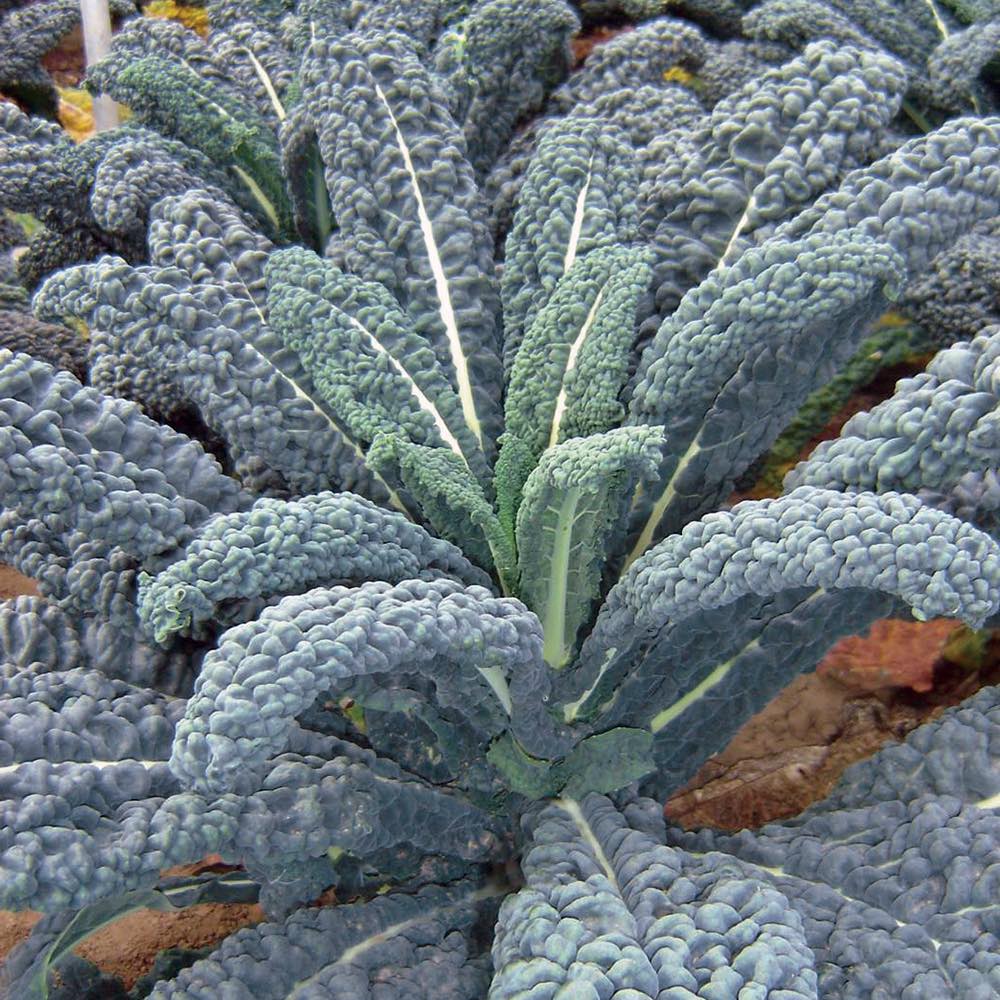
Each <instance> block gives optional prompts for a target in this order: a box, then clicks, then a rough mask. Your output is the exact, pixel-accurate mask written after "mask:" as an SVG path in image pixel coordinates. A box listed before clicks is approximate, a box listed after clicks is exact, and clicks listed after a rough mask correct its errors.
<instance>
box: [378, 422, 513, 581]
mask: <svg viewBox="0 0 1000 1000" xmlns="http://www.w3.org/2000/svg"><path fill="white" fill-rule="evenodd" d="M368 461H369V462H370V463H371V465H372V467H373V468H374V469H377V470H378V471H379V472H380V473H381V474H382V475H383V476H384V477H385V478H386V479H387V480H388V481H389V482H393V483H397V482H398V483H399V484H400V486H401V488H402V489H403V490H405V492H406V493H407V494H408V495H410V496H412V497H413V498H414V500H415V501H416V504H417V508H418V509H419V510H420V512H421V513H422V514H423V516H424V517H425V518H426V519H427V521H428V523H429V524H430V525H431V527H433V528H434V530H435V531H436V532H437V533H438V534H439V535H441V536H442V537H443V538H447V539H448V540H449V541H451V542H453V543H454V544H455V545H457V546H458V547H459V548H460V549H462V551H463V552H465V553H466V554H467V555H468V556H469V558H470V559H471V560H472V561H473V562H474V563H475V564H476V565H477V566H481V567H483V568H484V569H490V568H495V569H496V571H497V573H498V575H499V576H500V579H501V581H502V582H503V583H504V586H506V587H508V588H509V587H511V586H513V583H514V581H515V580H516V575H517V570H516V565H515V564H516V559H515V555H514V547H513V541H512V539H511V537H510V536H509V534H508V533H507V532H506V531H505V530H504V529H503V527H502V526H501V522H500V520H499V518H498V517H497V515H496V514H495V513H494V510H493V506H492V504H490V502H489V500H488V499H487V497H486V494H485V493H484V492H483V487H482V486H481V485H480V483H479V482H478V481H477V480H476V479H475V478H474V476H473V475H472V473H471V471H470V470H469V467H468V466H467V465H466V464H465V462H464V461H463V460H462V459H461V458H459V457H458V456H457V455H456V454H454V452H451V451H449V450H448V449H446V448H428V447H425V446H424V445H419V444H411V443H410V442H408V441H406V440H404V439H403V438H402V437H400V436H399V435H398V434H383V435H380V436H379V437H377V438H376V439H375V441H374V443H373V444H372V448H371V451H369V453H368Z"/></svg>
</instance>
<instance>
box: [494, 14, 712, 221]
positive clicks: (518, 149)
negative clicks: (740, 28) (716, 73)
mask: <svg viewBox="0 0 1000 1000" xmlns="http://www.w3.org/2000/svg"><path fill="white" fill-rule="evenodd" d="M704 57H705V41H704V39H703V38H702V35H701V32H700V31H699V30H698V29H697V28H696V27H695V26H694V25H692V24H690V23H689V22H687V21H681V20H679V19H676V18H658V19H657V20H655V21H651V22H649V23H647V24H642V25H639V26H638V27H637V28H636V30H635V31H628V32H624V33H622V34H619V35H616V36H615V37H614V38H610V39H608V40H607V41H606V42H603V43H602V44H601V45H599V46H597V47H596V48H595V49H594V50H593V51H592V52H591V53H590V55H589V56H587V59H586V61H585V62H584V64H583V65H582V66H581V67H579V68H578V69H577V70H576V71H575V72H574V73H572V74H571V76H570V77H569V79H568V80H567V81H566V82H565V83H563V84H561V85H560V86H559V87H557V88H556V89H555V90H554V91H553V92H552V94H551V95H550V97H549V99H548V101H546V104H545V109H544V112H545V113H543V114H542V115H540V116H537V117H535V118H533V119H532V120H531V121H530V122H528V123H526V124H525V125H523V126H522V127H521V128H519V129H518V132H517V133H516V134H515V136H514V137H513V139H512V140H511V142H510V144H509V146H508V147H507V149H506V151H505V152H504V154H503V155H502V156H501V158H500V160H499V161H498V162H497V163H496V165H495V166H494V167H493V169H492V170H491V171H490V173H489V174H488V175H487V176H486V178H485V180H484V182H483V192H484V194H485V195H486V200H487V201H488V202H489V205H490V212H491V218H492V224H493V228H494V230H495V231H496V234H497V237H498V240H500V239H502V238H503V237H505V236H506V234H507V233H508V232H509V231H510V226H511V222H512V218H513V214H514V207H515V205H516V204H517V202H518V201H519V199H520V192H521V188H522V186H523V184H524V179H525V174H526V172H527V170H528V167H529V165H530V162H531V159H532V158H533V156H534V154H535V151H536V150H537V148H538V143H539V141H540V139H541V137H542V135H544V134H545V133H546V132H547V131H548V130H549V129H550V128H552V127H553V126H554V125H556V124H558V122H559V121H560V120H561V118H562V117H564V116H567V115H573V116H575V117H577V118H598V119H603V120H605V121H607V122H609V123H610V124H611V125H612V126H613V127H614V128H615V129H616V130H618V131H620V132H622V133H623V134H624V135H626V136H628V138H629V139H630V140H631V143H632V145H633V147H634V148H635V149H636V151H637V153H638V154H639V156H640V157H641V156H642V155H643V151H644V147H646V146H647V145H648V144H650V143H652V142H654V141H655V139H656V137H657V136H658V135H662V134H664V133H666V132H669V131H670V130H671V129H674V128H679V127H680V126H682V125H686V124H688V123H689V122H691V121H693V119H695V118H698V117H701V115H703V114H704V112H705V106H704V105H703V104H702V103H701V101H700V100H699V99H698V97H697V96H695V94H694V93H693V92H692V91H691V90H689V89H687V88H685V87H682V86H680V85H679V84H677V83H674V82H668V81H667V79H665V76H664V74H668V75H669V71H670V70H672V69H675V68H677V67H680V68H683V69H685V70H691V71H693V70H695V69H697V68H698V66H700V65H701V62H702V60H703V59H704Z"/></svg>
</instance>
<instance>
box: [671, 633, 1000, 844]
mask: <svg viewBox="0 0 1000 1000" xmlns="http://www.w3.org/2000/svg"><path fill="white" fill-rule="evenodd" d="M937 626H938V623H937V622H925V623H915V624H914V625H913V626H912V628H913V630H914V632H915V633H917V634H918V635H919V634H922V635H924V636H925V637H926V648H925V649H924V650H923V651H922V652H921V653H920V654H915V655H921V656H923V657H925V658H926V657H927V656H930V657H931V658H932V659H933V669H932V671H931V678H932V687H931V689H930V690H929V691H926V692H918V691H915V690H914V689H913V688H912V687H905V686H893V687H882V688H881V689H879V690H874V691H873V690H871V684H870V681H871V676H872V675H871V674H869V675H867V676H866V675H865V674H864V673H860V674H856V675H851V674H847V675H846V676H847V678H848V680H847V682H845V680H844V679H842V676H845V675H841V676H838V674H839V673H840V670H839V668H838V657H839V656H840V655H841V647H842V646H843V645H844V644H845V643H850V644H851V646H852V652H851V654H850V656H851V658H852V659H854V660H856V661H858V662H863V661H865V660H870V661H874V662H876V663H878V662H882V663H883V664H884V663H885V662H895V661H896V660H898V655H899V653H898V648H897V645H896V639H895V636H894V633H893V630H888V631H884V630H881V629H874V628H873V629H872V635H871V636H870V637H869V638H867V639H864V638H857V637H852V638H851V639H846V640H844V641H843V642H842V643H839V644H838V645H837V646H835V647H834V648H833V650H831V651H830V654H829V655H828V656H827V657H826V658H825V659H824V661H823V663H822V664H820V667H819V669H818V670H817V672H816V673H815V674H807V675H805V676H802V677H799V678H797V679H796V680H795V681H793V682H792V683H791V684H790V685H789V686H788V687H787V688H786V689H785V690H784V691H783V692H782V693H781V695H780V696H779V697H778V698H776V699H775V700H774V701H772V702H771V704H770V705H768V706H767V707H766V708H765V709H764V710H763V711H762V712H760V713H759V714H758V715H756V716H754V718H752V719H751V720H750V721H749V722H748V723H747V724H746V725H745V726H744V727H743V728H742V729H741V730H740V731H739V732H738V733H737V734H736V736H735V737H734V738H733V740H732V742H731V743H730V744H729V746H728V747H726V749H725V750H724V751H723V752H722V753H720V754H718V755H717V756H715V757H712V758H711V759H709V760H708V761H706V762H705V764H704V765H703V766H702V768H701V770H699V771H698V773H697V774H696V775H695V776H694V778H692V779H691V781H690V782H689V783H688V785H687V786H686V787H685V788H684V789H682V790H681V791H680V792H678V793H677V794H676V795H674V796H673V797H672V798H671V799H670V800H669V801H668V802H667V805H666V809H665V812H666V815H667V817H668V818H669V819H671V820H673V821H674V822H675V823H679V824H680V825H682V826H686V827H698V826H714V827H719V828H722V829H729V830H738V829H741V828H743V827H753V826H760V825H761V824H763V823H768V822H771V821H774V820H778V819H784V818H787V817H789V816H794V815H796V814H797V813H799V812H801V811H802V810H803V809H804V808H805V807H806V806H808V805H809V804H810V803H812V802H816V801H818V800H819V799H822V798H823V797H824V796H826V795H827V794H829V792H830V790H831V789H832V788H833V786H834V784H835V783H836V782H837V779H838V778H839V777H840V775H841V774H842V773H843V772H844V770H845V769H846V768H848V767H850V765H851V764H854V763H856V762H857V761H859V760H863V759H864V758H865V757H870V756H871V755H872V754H873V753H874V752H875V751H876V750H878V749H879V748H880V747H881V746H883V745H884V744H886V743H888V742H891V741H893V740H901V739H903V738H904V737H905V736H906V735H907V734H908V733H910V732H911V731H912V730H914V729H916V728H917V726H919V725H921V724H922V723H924V722H927V721H929V720H930V719H932V718H934V716H936V715H938V714H939V713H940V712H941V711H943V710H944V709H945V708H947V707H948V706H950V705H955V704H958V702H960V701H962V700H963V699H965V698H968V697H969V696H970V695H972V694H973V693H975V692H976V691H977V690H978V689H979V688H980V687H983V686H985V685H987V684H996V683H998V682H1000V639H998V638H997V634H996V633H995V634H994V636H993V637H992V638H991V639H989V640H988V641H987V642H986V643H984V645H983V649H982V656H981V660H980V662H979V663H978V664H974V665H972V666H970V664H969V663H968V662H966V663H959V662H955V660H954V659H952V657H953V656H954V655H955V654H954V653H953V652H952V650H953V649H954V648H955V643H954V639H953V632H949V633H943V630H941V629H940V628H939V627H937ZM887 636H888V638H886V637H887ZM949 639H952V641H951V642H949V641H948V640H949ZM887 643H888V647H887V645H886V644H887ZM910 643H911V648H913V649H914V650H916V648H917V645H918V644H917V643H916V642H915V641H914V640H913V639H911V640H910ZM880 669H881V668H880ZM904 676H905V674H904Z"/></svg>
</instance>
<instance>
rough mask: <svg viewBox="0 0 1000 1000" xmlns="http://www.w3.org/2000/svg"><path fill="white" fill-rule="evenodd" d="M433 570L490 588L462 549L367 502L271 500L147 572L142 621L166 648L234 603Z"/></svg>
mask: <svg viewBox="0 0 1000 1000" xmlns="http://www.w3.org/2000/svg"><path fill="white" fill-rule="evenodd" d="M424 571H436V572H438V573H440V574H441V575H455V576H456V577H458V578H459V579H462V580H464V581H465V582H467V583H475V584H479V585H483V584H486V583H488V582H489V578H488V577H487V576H486V574H484V573H482V572H481V571H478V570H476V569H474V568H473V566H472V565H471V564H470V563H469V561H468V560H467V559H466V558H465V557H464V556H463V555H462V553H461V552H460V551H459V550H458V549H456V548H455V547H454V546H453V545H449V544H448V543H447V542H444V541H442V540H441V539H439V538H434V537H433V536H432V535H429V534H428V533H427V532H426V531H425V530H424V529H423V528H421V527H418V526H417V525H415V524H413V523H412V522H411V521H409V520H408V519H407V518H406V517H404V516H403V515H402V514H399V513H396V512H394V511H386V510H383V509H382V508H381V507H377V506H376V505H375V504H373V503H371V502H370V501H368V500H365V499H364V498H363V497H359V496H355V495H354V494H352V493H340V494H334V493H320V494H317V495H315V496H308V497H303V498H302V499H301V500H271V499H268V498H266V497H262V498H261V499H260V500H258V501H257V502H256V503H255V504H254V506H253V508H252V509H251V510H249V511H247V512H246V513H245V514H239V515H236V516H233V515H229V516H224V515H220V516H219V517H215V518H212V519H211V520H210V521H209V522H208V523H207V524H205V525H204V526H203V528H202V529H201V530H200V531H199V532H198V534H197V535H196V537H195V538H194V539H193V540H192V541H191V542H190V543H189V544H188V545H187V546H186V547H185V550H184V552H183V553H182V554H181V556H180V558H178V559H176V560H175V561H174V562H172V563H171V564H170V565H169V566H168V567H167V568H166V569H165V570H163V571H162V572H161V573H159V574H157V575H156V576H155V577H153V576H150V575H148V574H144V575H143V577H142V579H141V580H140V584H139V616H140V620H141V621H142V622H143V624H144V626H145V627H146V629H147V631H148V632H150V633H151V634H153V635H154V636H155V638H156V641H157V642H165V641H166V640H167V639H169V638H170V637H172V636H173V635H175V634H177V633H181V634H184V635H191V634H196V633H198V632H199V631H200V630H201V629H202V628H203V626H204V624H205V623H206V622H208V621H209V620H211V619H213V618H218V616H219V606H220V605H222V604H224V603H225V604H228V603H230V602H234V601H243V602H246V601H250V600H253V599H260V598H271V597H273V596H274V595H282V594H288V593H292V592H294V591H296V590H307V589H309V588H311V587H315V586H319V585H321V584H326V585H329V584H333V583H341V582H345V581H347V580H351V581H357V582H361V581H364V580H386V581H389V582H392V583H398V582H400V581H401V580H406V579H413V578H416V577H418V576H419V575H420V573H421V572H424ZM230 620H233V619H232V618H230Z"/></svg>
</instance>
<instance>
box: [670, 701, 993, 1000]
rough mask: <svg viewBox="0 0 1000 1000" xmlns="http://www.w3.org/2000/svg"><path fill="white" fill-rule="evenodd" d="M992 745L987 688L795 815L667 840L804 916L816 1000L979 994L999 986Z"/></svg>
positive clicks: (919, 999)
mask: <svg viewBox="0 0 1000 1000" xmlns="http://www.w3.org/2000/svg"><path fill="white" fill-rule="evenodd" d="M998 746H1000V704H998V692H997V688H995V687H992V688H985V689H983V690H982V691H980V692H979V693H978V694H977V695H975V697H973V698H970V699H969V700H968V701H966V702H964V703H963V704H962V705H959V706H957V707H956V708H953V709H949V710H948V711H947V712H946V713H945V714H944V715H942V716H941V717H940V718H939V719H937V720H935V721H934V722H931V723H928V724H926V725H924V726H921V727H920V728H919V729H917V730H916V731H915V732H913V733H912V734H911V735H910V736H909V737H908V738H907V740H906V742H905V743H901V744H892V745H890V746H888V747H886V748H885V749H883V750H881V751H880V752H879V753H878V754H876V755H875V756H874V757H872V758H870V759H869V760H866V761H864V762H862V763H860V764H856V765H855V766H854V767H852V768H850V769H849V770H848V771H846V772H845V774H844V776H843V777H842V778H841V780H840V783H839V784H838V785H837V787H836V788H835V789H834V790H833V792H832V793H831V795H830V796H829V798H827V799H825V800H823V801H822V802H819V803H817V804H816V805H815V806H812V807H811V808H809V809H808V810H806V812H805V813H803V814H802V815H801V816H799V817H797V818H795V819H794V820H790V821H788V822H787V823H774V824H769V825H768V826H765V827H763V828H762V829H760V830H757V831H749V830H744V831H742V832H741V833H737V834H733V835H726V834H718V833H714V832H713V831H711V830H703V831H700V832H698V833H688V832H684V831H681V830H676V829H668V830H667V843H669V844H673V845H675V846H677V847H679V848H683V849H684V850H685V851H693V852H697V854H695V855H694V856H695V857H700V858H702V859H703V860H702V862H701V863H702V864H703V865H704V867H705V868H706V869H709V870H710V869H712V868H717V867H718V866H720V865H726V866H731V867H734V868H738V869H739V870H740V871H741V872H742V873H743V874H744V875H745V877H748V878H751V879H754V880H760V881H763V882H764V883H767V884H769V885H771V886H773V887H774V888H775V889H777V890H779V891H780V892H782V893H783V894H784V895H785V897H786V898H787V900H788V904H789V906H790V908H791V909H792V910H794V911H797V912H798V913H800V914H801V915H802V917H803V930H804V933H805V939H806V942H807V944H808V945H809V947H810V948H811V949H812V950H813V952H814V953H815V967H816V969H817V972H818V975H819V982H818V989H819V995H820V996H823V997H829V998H831V1000H847V998H849V997H856V996H861V995H869V996H875V995H878V993H879V992H884V993H886V994H887V995H888V994H892V995H901V996H907V997H910V996H912V997H914V998H915V1000H936V998H938V997H952V996H953V997H980V996H982V997H989V996H992V995H994V994H995V993H996V992H997V990H998V989H1000V955H998V948H997V933H996V930H997V916H998V914H997V892H996V886H997V880H998V878H1000V862H998V859H997V851H996V844H997V839H998V837H1000V794H998V793H1000V782H998V780H997V775H998V769H997V747H998ZM718 851H721V852H724V853H721V854H720V853H715V852H718ZM705 852H711V853H705Z"/></svg>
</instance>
